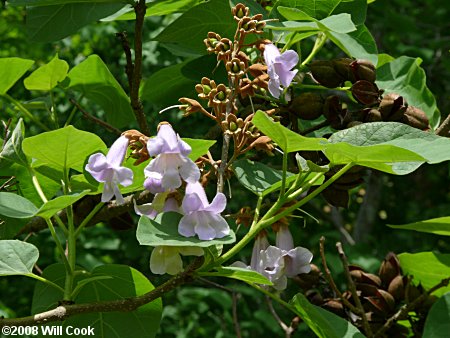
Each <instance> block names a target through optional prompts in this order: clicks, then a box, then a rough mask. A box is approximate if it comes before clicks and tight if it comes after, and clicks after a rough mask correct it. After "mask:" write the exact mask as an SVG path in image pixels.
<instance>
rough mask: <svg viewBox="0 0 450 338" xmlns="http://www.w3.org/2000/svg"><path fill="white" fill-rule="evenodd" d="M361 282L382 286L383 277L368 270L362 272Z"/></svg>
mask: <svg viewBox="0 0 450 338" xmlns="http://www.w3.org/2000/svg"><path fill="white" fill-rule="evenodd" d="M361 282H363V283H367V284H371V285H373V286H377V287H380V286H381V279H380V277H378V276H376V275H374V274H372V273H367V272H362V273H361Z"/></svg>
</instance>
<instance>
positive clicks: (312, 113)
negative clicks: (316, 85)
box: [289, 92, 324, 120]
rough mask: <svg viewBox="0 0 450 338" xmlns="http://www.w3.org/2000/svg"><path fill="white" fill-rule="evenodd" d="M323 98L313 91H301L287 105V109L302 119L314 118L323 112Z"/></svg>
mask: <svg viewBox="0 0 450 338" xmlns="http://www.w3.org/2000/svg"><path fill="white" fill-rule="evenodd" d="M323 104H324V100H323V99H322V97H321V96H320V95H318V94H315V93H311V92H308V93H302V94H300V95H299V96H297V97H296V98H294V100H292V102H291V104H290V105H289V111H290V112H291V113H293V114H295V115H296V116H298V117H299V118H301V119H303V120H315V119H316V118H318V117H319V116H320V115H322V112H323Z"/></svg>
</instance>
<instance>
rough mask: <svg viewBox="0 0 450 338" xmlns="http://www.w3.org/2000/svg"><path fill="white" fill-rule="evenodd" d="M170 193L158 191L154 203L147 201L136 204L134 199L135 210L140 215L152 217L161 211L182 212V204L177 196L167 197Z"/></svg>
mask: <svg viewBox="0 0 450 338" xmlns="http://www.w3.org/2000/svg"><path fill="white" fill-rule="evenodd" d="M167 195H168V193H158V194H156V195H155V197H153V201H152V203H145V204H141V205H137V204H136V200H134V199H133V203H134V211H135V212H136V214H138V215H139V216H147V217H148V218H150V219H155V217H156V216H157V215H158V214H159V213H161V212H169V211H175V212H178V213H181V210H180V206H179V205H178V202H177V200H176V199H175V198H173V197H169V198H167Z"/></svg>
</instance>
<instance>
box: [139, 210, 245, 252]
mask: <svg viewBox="0 0 450 338" xmlns="http://www.w3.org/2000/svg"><path fill="white" fill-rule="evenodd" d="M181 217H182V215H180V214H178V213H176V212H165V213H161V214H159V215H158V216H157V217H156V219H155V220H151V219H149V218H148V217H146V216H142V217H141V218H140V220H139V224H138V228H137V230H136V237H137V239H138V241H139V244H141V245H149V246H160V245H165V246H198V247H203V248H205V247H208V246H211V245H218V244H230V243H233V242H235V241H236V236H235V235H234V232H233V231H230V234H229V235H227V236H225V237H223V238H217V239H213V240H210V241H203V240H201V239H198V238H197V237H196V236H195V237H184V236H181V235H180V234H179V233H178V223H180V219H181Z"/></svg>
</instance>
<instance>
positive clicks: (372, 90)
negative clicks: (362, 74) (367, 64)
mask: <svg viewBox="0 0 450 338" xmlns="http://www.w3.org/2000/svg"><path fill="white" fill-rule="evenodd" d="M351 91H352V94H353V97H354V98H355V99H356V100H357V101H358V102H359V103H361V104H365V105H373V104H376V103H377V102H378V101H379V96H380V90H379V89H378V87H377V85H376V84H375V83H372V82H369V81H366V80H359V81H356V82H355V83H354V84H353V86H352V89H351Z"/></svg>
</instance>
